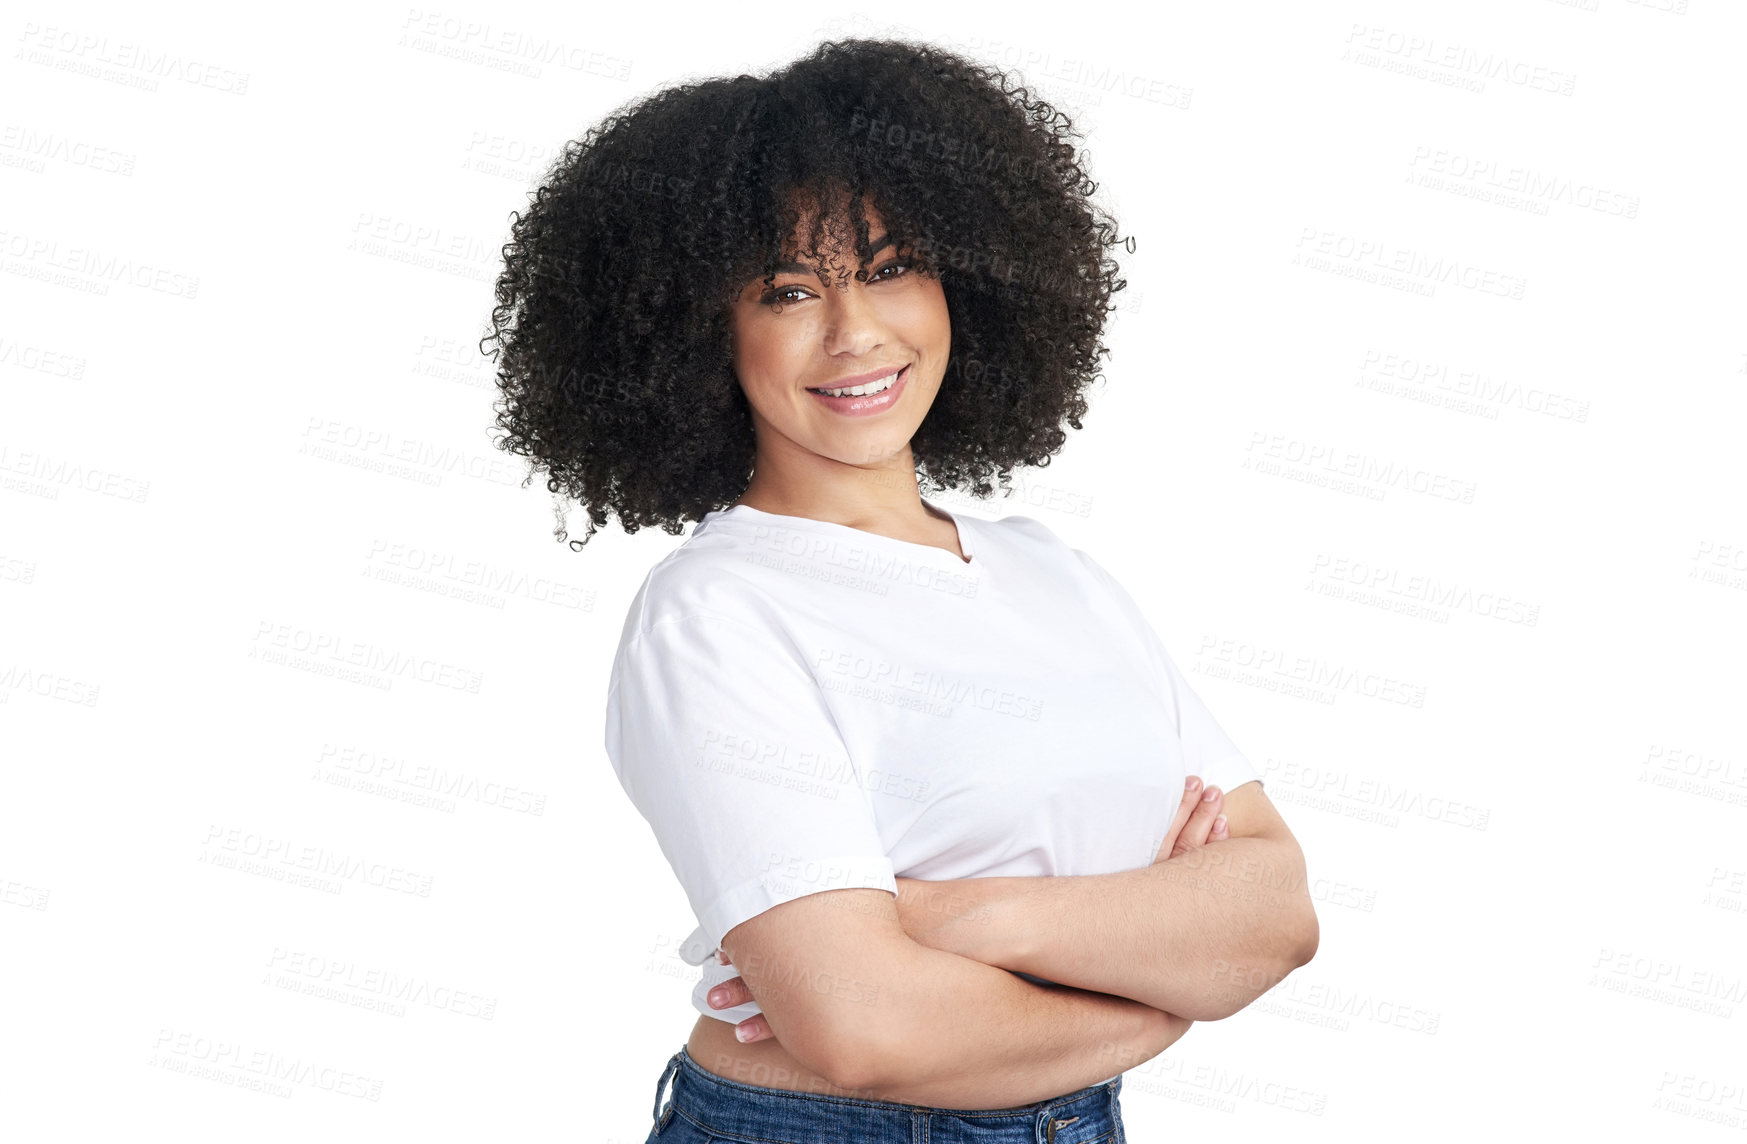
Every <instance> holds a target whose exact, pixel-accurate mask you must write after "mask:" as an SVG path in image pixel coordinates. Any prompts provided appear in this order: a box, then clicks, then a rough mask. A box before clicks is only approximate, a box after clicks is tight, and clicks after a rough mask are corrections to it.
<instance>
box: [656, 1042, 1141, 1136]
mask: <svg viewBox="0 0 1747 1144" xmlns="http://www.w3.org/2000/svg"><path fill="white" fill-rule="evenodd" d="M669 1077H671V1078H672V1079H673V1096H672V1099H671V1100H669V1101H668V1103H667V1107H666V1108H665V1109H663V1108H662V1102H661V1095H662V1092H663V1090H664V1089H666V1088H667V1082H668V1078H669ZM1121 1090H1122V1078H1121V1077H1120V1076H1118V1077H1114V1078H1112V1079H1111V1080H1108V1081H1105V1082H1104V1083H1103V1084H1095V1085H1090V1086H1088V1087H1086V1088H1083V1089H1080V1090H1079V1091H1077V1092H1070V1093H1067V1094H1066V1095H1063V1096H1057V1097H1052V1098H1050V1099H1048V1100H1040V1101H1037V1102H1035V1103H1032V1104H1026V1105H1020V1106H1018V1107H1014V1108H939V1107H933V1106H929V1105H920V1104H903V1103H900V1102H897V1101H887V1100H863V1099H858V1098H853V1097H846V1096H834V1095H830V1094H826V1093H813V1092H791V1091H789V1090H787V1089H780V1088H767V1087H764V1086H762V1085H754V1084H746V1083H743V1082H741V1081H736V1080H729V1079H728V1078H726V1077H720V1076H717V1075H716V1074H715V1073H712V1072H710V1071H708V1070H706V1069H705V1068H703V1067H702V1066H701V1065H699V1064H698V1063H697V1061H696V1060H695V1059H693V1057H692V1056H691V1054H690V1053H688V1052H686V1050H685V1049H684V1048H681V1049H680V1050H679V1052H677V1053H675V1054H674V1055H673V1056H672V1057H671V1058H670V1059H669V1060H668V1062H667V1067H666V1068H665V1069H664V1070H663V1071H662V1074H661V1079H660V1080H659V1081H657V1082H656V1085H655V1107H654V1108H653V1110H652V1115H653V1117H654V1120H655V1132H654V1136H655V1137H659V1135H660V1134H661V1133H662V1132H663V1131H664V1130H665V1129H666V1128H667V1125H668V1124H669V1123H670V1122H671V1120H672V1118H673V1116H674V1115H675V1114H678V1115H680V1116H684V1117H686V1118H687V1119H688V1120H690V1121H692V1122H693V1123H695V1124H696V1125H697V1126H698V1127H699V1128H701V1129H702V1130H703V1131H705V1132H713V1133H716V1134H718V1135H731V1136H736V1137H741V1138H747V1139H753V1140H762V1141H771V1142H776V1144H781V1142H788V1141H792V1142H795V1144H810V1142H813V1141H823V1140H833V1141H836V1140H841V1141H855V1142H856V1144H930V1142H932V1144H1092V1142H1094V1141H1097V1142H1099V1144H1124V1133H1123V1131H1122V1121H1121V1112H1120V1108H1119V1104H1118V1098H1119V1095H1120V1093H1121Z"/></svg>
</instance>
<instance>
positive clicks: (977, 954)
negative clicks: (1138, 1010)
mask: <svg viewBox="0 0 1747 1144" xmlns="http://www.w3.org/2000/svg"><path fill="white" fill-rule="evenodd" d="M951 896H952V897H953V898H957V899H960V900H963V901H967V902H968V903H970V905H969V906H968V910H969V912H970V914H971V915H972V917H970V918H967V919H965V920H963V921H961V922H959V923H958V925H957V930H958V937H959V940H960V941H961V942H962V945H961V946H960V947H958V948H957V951H958V952H960V953H962V954H963V955H964V956H968V957H974V958H976V959H977V960H980V961H984V962H987V963H988V964H990V965H998V966H1001V967H1003V968H1006V969H1012V970H1016V971H1019V972H1024V973H1031V974H1035V975H1036V976H1038V977H1043V978H1047V979H1048V980H1050V981H1056V982H1061V983H1062V984H1065V985H1072V986H1077V987H1079V988H1081V989H1091V990H1097V991H1099V992H1102V993H1112V994H1115V995H1117V996H1120V997H1127V998H1132V999H1134V1000H1137V1001H1141V1002H1143V1003H1145V1004H1147V1005H1150V1006H1152V1007H1154V1008H1156V1009H1163V1010H1166V1011H1168V1012H1171V1013H1176V1014H1181V1015H1182V1016H1185V1017H1190V1018H1193V1019H1195V1020H1205V1021H1216V1020H1219V1019H1221V1018H1224V1017H1229V1016H1230V1015H1231V1014H1233V1013H1236V1012H1238V1011H1239V1010H1240V1009H1242V1008H1243V1007H1244V1006H1246V1005H1248V1004H1249V1003H1250V1002H1251V1001H1254V1000H1255V999H1256V998H1257V997H1259V996H1261V995H1262V994H1263V993H1265V992H1267V991H1268V990H1269V989H1271V988H1273V986H1274V985H1275V984H1277V983H1278V982H1279V981H1280V980H1281V979H1282V978H1283V977H1285V976H1286V975H1287V974H1288V973H1290V972H1292V970H1294V969H1296V968H1298V967H1299V966H1300V965H1303V964H1304V963H1305V962H1306V961H1308V960H1309V959H1310V956H1311V953H1312V952H1313V951H1314V950H1315V948H1316V940H1317V922H1316V913H1315V910H1314V908H1313V906H1312V903H1311V900H1310V892H1309V887H1308V885H1307V884H1306V879H1305V871H1304V856H1303V853H1302V851H1300V850H1299V848H1298V846H1297V845H1296V844H1295V843H1292V842H1286V841H1281V840H1278V839H1274V838H1262V837H1246V838H1233V839H1228V840H1226V841H1222V842H1213V843H1208V844H1207V845H1205V846H1201V847H1198V848H1196V849H1194V850H1191V851H1188V852H1187V853H1185V854H1181V855H1179V856H1177V857H1176V858H1173V859H1171V860H1169V861H1167V862H1159V863H1154V864H1152V865H1150V866H1143V867H1140V868H1138V869H1134V870H1125V871H1122V872H1121V873H1117V874H1100V875H1092V876H1084V877H1071V876H1064V877H1039V878H967V879H962V880H959V881H956V882H955V883H953V885H952V887H951Z"/></svg>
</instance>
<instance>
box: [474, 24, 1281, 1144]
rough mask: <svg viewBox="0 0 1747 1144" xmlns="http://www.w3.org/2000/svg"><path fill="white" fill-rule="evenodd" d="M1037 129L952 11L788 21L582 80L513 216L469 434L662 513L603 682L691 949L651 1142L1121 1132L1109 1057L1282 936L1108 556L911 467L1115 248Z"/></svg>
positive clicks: (1050, 349)
mask: <svg viewBox="0 0 1747 1144" xmlns="http://www.w3.org/2000/svg"><path fill="white" fill-rule="evenodd" d="M1071 134H1072V129H1071V125H1070V124H1069V122H1068V121H1067V119H1066V118H1065V117H1063V116H1062V115H1061V114H1060V113H1059V112H1057V111H1055V110H1054V109H1052V108H1050V107H1049V106H1048V105H1046V104H1044V103H1041V102H1037V101H1032V100H1030V99H1029V98H1028V97H1027V95H1026V93H1025V92H1024V89H1022V88H1019V89H1011V90H1010V89H1009V88H1008V86H1007V84H1006V83H1005V77H1003V76H1002V75H1001V74H1000V73H998V72H994V71H991V70H988V69H985V68H982V67H979V66H977V65H974V64H972V63H970V62H967V61H966V60H964V59H962V58H960V57H958V56H955V55H953V54H951V53H948V52H944V51H941V50H939V49H937V48H932V47H926V46H921V45H914V44H907V43H901V42H895V41H865V40H857V41H848V42H843V43H826V44H823V45H821V46H820V47H819V48H818V49H817V50H816V51H815V52H814V53H813V54H812V55H811V56H809V57H808V58H805V59H802V60H799V61H797V62H795V63H794V64H792V65H790V66H789V67H787V68H785V69H783V70H781V71H779V72H777V73H775V74H773V75H770V76H766V77H754V76H744V75H743V76H738V77H735V78H729V79H716V80H708V81H703V82H698V83H693V84H687V85H684V86H680V87H676V88H672V89H668V90H665V91H661V92H658V93H656V94H655V95H653V96H651V97H649V98H648V99H646V100H645V101H643V102H641V103H639V104H637V105H635V106H631V107H629V108H626V109H621V110H620V111H619V112H617V113H615V114H614V115H613V116H611V117H609V118H608V119H607V120H606V121H605V122H604V123H603V124H602V125H600V126H599V127H597V128H595V129H592V130H591V131H589V132H588V134H587V135H586V136H585V138H584V139H583V140H582V141H581V142H580V143H577V144H573V145H572V146H571V147H570V148H569V149H568V150H567V152H566V155H565V157H564V158H563V159H562V160H561V161H560V162H559V163H558V164H557V165H556V167H555V168H554V169H553V171H551V172H549V174H548V177H547V179H546V181H545V185H543V186H542V187H541V188H540V190H539V191H538V193H537V195H536V197H535V200H534V202H533V203H532V205H531V207H530V209H529V211H528V212H527V214H526V215H524V216H520V217H518V219H517V220H516V224H515V227H514V233H513V239H512V243H511V244H510V246H508V247H506V268H505V271H504V274H503V275H502V276H501V277H500V279H499V282H498V302H499V305H498V307H497V309H496V311H495V312H494V325H495V327H496V332H495V335H494V336H495V338H496V340H497V341H498V342H499V344H500V347H501V349H502V353H503V357H502V360H501V362H500V365H499V376H500V383H501V385H502V387H503V391H504V401H503V404H502V406H501V409H500V414H499V425H500V426H501V427H502V428H504V429H505V430H506V431H507V433H508V439H507V441H506V442H505V443H504V446H505V447H506V448H508V449H510V450H511V451H514V452H517V453H520V454H523V455H526V456H529V457H530V458H532V459H533V462H534V463H535V464H537V465H539V466H540V467H543V468H545V469H546V470H547V471H548V473H549V474H550V479H549V480H548V488H549V489H550V490H551V491H553V492H555V493H556V492H559V491H564V492H566V493H568V494H569V495H570V496H572V497H574V498H576V499H577V500H579V501H580V502H582V503H583V504H584V505H585V506H586V507H587V510H588V515H589V528H588V533H587V535H586V536H585V537H584V543H585V542H586V540H587V539H588V537H590V536H592V535H593V534H594V532H595V530H596V528H597V527H598V526H601V525H604V524H605V523H606V521H607V513H608V511H609V510H610V511H612V512H613V513H615V514H616V515H617V516H618V518H619V520H620V522H621V524H622V525H623V526H624V528H625V529H626V530H627V531H630V532H634V531H636V530H637V529H638V528H639V527H643V526H648V525H660V526H661V527H663V528H664V529H665V530H667V531H668V532H670V533H673V534H676V535H677V534H679V533H680V532H681V528H682V525H683V523H684V522H686V521H697V522H698V525H697V527H696V528H695V529H694V530H693V532H692V534H691V536H690V537H689V538H688V539H687V541H686V542H685V543H684V544H682V545H681V546H680V547H679V548H677V549H675V550H674V551H673V552H672V553H671V554H670V555H668V556H667V557H666V558H665V559H663V560H662V561H661V562H659V563H658V564H657V565H656V566H655V568H654V569H653V570H651V572H650V573H649V576H648V578H647V579H646V580H645V581H644V583H643V586H642V588H641V589H640V590H639V591H638V593H637V595H636V598H635V599H634V600H633V602H632V604H631V608H630V611H629V614H628V615H627V617H626V622H625V626H624V629H623V632H622V634H621V639H620V643H619V648H618V653H617V655H616V657H615V660H614V664H613V675H612V682H611V684H610V687H609V692H608V705H607V713H606V747H607V753H608V756H609V758H610V759H611V762H612V764H613V767H614V770H615V772H616V773H617V775H618V777H619V779H620V782H621V783H622V784H623V786H624V789H625V791H626V793H627V794H628V795H629V797H630V798H631V800H632V802H633V804H634V805H635V806H636V807H637V809H638V810H639V811H640V812H641V813H642V814H643V815H644V817H645V818H646V819H647V820H648V821H649V823H650V825H651V828H652V829H653V830H654V832H655V836H656V839H657V841H658V842H659V843H660V846H661V848H662V851H663V853H664V855H665V856H666V857H667V859H668V861H669V863H670V864H671V865H672V867H673V870H674V872H675V874H676V876H677V877H678V879H679V881H680V883H681V885H682V886H683V887H684V888H685V891H686V894H687V897H688V899H689V901H690V903H691V906H692V908H693V910H694V912H695V913H696V915H697V920H698V922H699V927H698V932H697V933H696V934H694V939H693V941H692V942H691V943H688V948H687V950H686V954H685V955H686V959H687V960H688V961H691V962H692V963H694V964H700V963H707V964H706V972H705V975H704V978H703V980H702V981H701V982H700V984H699V988H698V990H697V992H696V993H695V994H694V1006H695V1007H696V1008H698V1010H699V1012H700V1014H701V1015H700V1017H699V1019H698V1021H697V1023H696V1025H695V1027H694V1028H693V1030H692V1033H691V1036H690V1039H689V1040H688V1041H687V1042H686V1044H685V1046H684V1048H683V1049H681V1050H680V1051H679V1052H677V1053H675V1054H674V1056H673V1058H672V1059H671V1060H670V1061H669V1062H668V1067H667V1069H666V1070H665V1071H664V1072H663V1073H662V1075H661V1078H660V1080H659V1081H658V1083H657V1086H656V1107H655V1109H654V1114H655V1123H654V1126H653V1129H652V1131H651V1133H650V1139H651V1140H657V1139H660V1140H696V1141H705V1140H759V1141H794V1142H797V1144H798V1142H801V1141H814V1140H858V1141H860V1140H881V1141H883V1140H887V1139H890V1140H892V1141H894V1142H896V1141H899V1140H904V1141H909V1140H911V1139H912V1138H913V1134H914V1133H915V1132H923V1133H924V1134H925V1138H932V1139H950V1140H954V1141H956V1140H961V1139H963V1140H967V1141H968V1140H976V1141H989V1142H991V1144H993V1142H996V1141H1014V1142H1017V1141H1020V1140H1025V1141H1033V1140H1040V1139H1047V1140H1049V1141H1052V1142H1053V1144H1082V1142H1092V1141H1102V1140H1107V1139H1112V1140H1117V1141H1120V1140H1121V1139H1122V1131H1123V1130H1122V1124H1121V1116H1120V1109H1119V1105H1118V1100H1117V1096H1118V1092H1119V1090H1120V1084H1121V1073H1122V1071H1123V1070H1124V1069H1125V1068H1128V1067H1131V1066H1133V1065H1135V1064H1138V1063H1141V1062H1143V1061H1145V1060H1148V1059H1150V1058H1151V1057H1153V1056H1156V1055H1157V1054H1158V1053H1160V1052H1162V1051H1164V1050H1165V1049H1166V1048H1167V1047H1168V1046H1169V1045H1171V1044H1172V1043H1173V1042H1174V1041H1175V1040H1176V1039H1177V1038H1179V1037H1181V1036H1182V1035H1183V1033H1184V1032H1185V1031H1186V1030H1187V1028H1188V1027H1189V1025H1190V1024H1191V1023H1192V1022H1193V1021H1194V1020H1205V1019H1218V1018H1220V1017H1223V1016H1227V1015H1229V1014H1230V1013H1232V1012H1236V1011H1237V1010H1238V1009H1240V1008H1242V1007H1243V1005H1245V1004H1248V1002H1249V1001H1250V1000H1253V999H1254V997H1255V996H1258V995H1259V994H1260V993H1261V992H1264V991H1265V990H1266V989H1267V988H1270V987H1271V986H1272V985H1273V984H1274V983H1276V982H1277V981H1278V980H1279V978H1280V977H1281V976H1283V975H1284V974H1285V973H1288V972H1290V971H1291V969H1293V968H1295V967H1296V966H1298V965H1302V964H1303V963H1304V962H1305V961H1308V960H1309V958H1310V956H1311V955H1312V953H1313V952H1314V950H1315V945H1316V920H1315V914H1314V912H1313V911H1312V910H1311V908H1310V900H1309V895H1308V893H1307V891H1306V889H1305V885H1304V879H1303V858H1302V854H1301V853H1300V852H1299V849H1298V847H1297V844H1296V842H1295V841H1294V840H1293V839H1292V837H1291V834H1290V832H1289V831H1288V830H1287V829H1286V828H1285V824H1284V823H1283V822H1282V821H1281V820H1280V817H1279V815H1278V814H1277V813H1276V812H1275V811H1274V810H1273V809H1272V807H1271V806H1270V805H1269V804H1268V802H1267V800H1266V797H1265V796H1264V795H1263V794H1262V793H1261V784H1260V782H1259V780H1258V776H1257V774H1256V772H1255V769H1254V768H1253V767H1252V766H1251V764H1250V763H1249V761H1248V760H1247V759H1246V758H1245V757H1244V756H1243V755H1242V754H1241V752H1239V751H1238V749H1237V748H1236V747H1235V746H1234V745H1233V744H1232V742H1231V740H1230V739H1229V738H1227V737H1226V735H1225V734H1224V732H1223V731H1222V730H1221V729H1220V727H1219V725H1218V724H1217V722H1216V721H1215V720H1214V719H1213V717H1212V716H1211V715H1210V714H1209V713H1208V712H1207V709H1206V708H1205V707H1204V706H1203V705H1202V704H1201V702H1200V700H1199V699H1198V698H1197V697H1196V696H1195V694H1194V692H1193V691H1192V690H1191V689H1190V688H1189V686H1188V684H1187V683H1186V682H1185V681H1184V679H1183V677H1182V675H1181V673H1180V671H1179V670H1178V668H1177V667H1176V665H1175V663H1174V662H1173V661H1172V660H1171V658H1170V656H1169V655H1168V654H1167V653H1166V652H1165V650H1164V648H1163V646H1162V645H1161V644H1160V643H1159V641H1158V638H1157V636H1156V635H1155V634H1154V633H1153V631H1152V629H1151V627H1150V626H1149V625H1148V624H1147V621H1146V619H1145V618H1144V616H1142V615H1141V613H1140V611H1139V609H1138V608H1137V607H1136V606H1135V604H1134V602H1133V601H1132V599H1130V597H1129V596H1128V595H1127V593H1126V592H1125V591H1124V590H1123V589H1122V588H1121V587H1120V586H1119V585H1118V584H1117V583H1116V582H1115V581H1114V580H1113V579H1112V578H1111V577H1110V576H1109V574H1108V573H1106V572H1105V571H1104V570H1103V569H1102V568H1100V567H1099V566H1098V565H1097V564H1096V563H1095V562H1094V561H1093V560H1092V559H1091V557H1089V556H1087V555H1086V554H1085V553H1083V552H1080V551H1078V550H1076V549H1072V548H1069V547H1068V546H1067V545H1065V544H1064V543H1063V542H1062V541H1061V540H1060V539H1059V538H1057V537H1056V536H1055V535H1054V534H1053V533H1052V532H1051V531H1050V530H1049V529H1047V528H1046V527H1045V526H1043V525H1042V524H1040V523H1038V522H1037V521H1034V520H1031V519H1029V518H1026V517H1022V516H1009V517H1006V518H1004V519H1002V520H999V521H994V522H990V521H982V520H974V519H971V518H967V517H958V516H955V515H954V514H952V513H950V512H947V511H946V510H944V509H942V508H940V507H939V506H938V505H935V504H933V503H931V502H930V501H928V500H927V499H925V498H923V496H922V495H921V487H922V486H921V485H919V483H918V477H919V475H920V478H921V480H923V481H926V482H927V483H928V487H930V488H931V489H948V488H961V489H964V490H966V491H967V492H969V493H971V494H972V495H976V496H979V497H987V496H990V495H991V494H992V493H993V491H994V484H993V482H992V480H991V478H997V479H999V481H1000V482H1001V483H1002V484H1003V486H1005V484H1006V483H1007V481H1008V480H1009V479H1010V476H1011V472H1012V470H1013V469H1014V468H1015V467H1018V466H1021V465H1033V466H1041V465H1046V464H1047V463H1048V461H1049V458H1050V457H1051V456H1052V455H1053V454H1054V453H1055V452H1057V451H1058V450H1059V449H1060V448H1061V446H1062V444H1063V443H1064V441H1065V439H1066V434H1065V433H1064V431H1063V429H1062V425H1063V423H1064V422H1065V423H1066V424H1068V425H1071V426H1072V427H1074V428H1076V429H1077V428H1079V427H1080V420H1079V419H1080V417H1081V415H1082V414H1083V413H1084V412H1085V411H1086V403H1085V401H1084V399H1083V397H1082V395H1081V391H1082V390H1083V389H1084V387H1085V386H1086V385H1088V384H1089V383H1090V382H1091V381H1092V380H1093V378H1094V376H1095V372H1094V371H1095V369H1096V366H1097V362H1098V358H1099V356H1100V355H1101V354H1103V353H1105V352H1107V351H1106V350H1105V349H1104V348H1103V346H1102V344H1101V341H1100V335H1101V331H1102V328H1103V322H1104V318H1105V314H1106V313H1107V311H1108V310H1109V308H1110V307H1109V305H1108V303H1109V300H1110V297H1111V295H1112V294H1113V293H1114V292H1115V291H1117V290H1119V289H1121V288H1122V286H1123V282H1122V281H1121V280H1120V279H1119V278H1117V277H1116V264H1115V262H1114V260H1113V259H1111V258H1110V257H1108V255H1109V252H1110V250H1111V248H1112V247H1113V246H1114V245H1115V244H1116V243H1117V241H1118V239H1117V236H1116V228H1115V226H1114V224H1112V223H1111V222H1109V221H1108V220H1107V219H1105V218H1103V217H1102V216H1101V215H1100V213H1099V212H1098V211H1097V209H1096V208H1095V207H1094V206H1093V205H1092V204H1091V203H1090V201H1089V199H1088V196H1089V195H1090V193H1091V192H1092V190H1093V189H1094V184H1093V183H1092V182H1091V180H1090V179H1089V178H1087V176H1086V175H1085V173H1084V171H1082V170H1081V168H1080V165H1079V159H1078V156H1077V152H1076V150H1075V148H1074V146H1073V145H1072V144H1071V143H1070V142H1069V137H1070V136H1071ZM558 536H559V538H560V539H565V538H566V537H567V533H565V531H564V530H563V527H562V524H561V525H560V528H559V530H558ZM572 544H573V546H575V547H580V544H578V543H577V542H574V541H573V542H572ZM1203 782H1204V783H1205V789H1204V790H1203ZM1234 788H1235V789H1234ZM1222 810H1223V812H1224V813H1221V811H1222ZM1258 871H1261V873H1260V874H1258ZM900 874H901V876H900ZM707 993H708V994H710V995H709V996H706V994H707ZM737 1034H738V1036H737ZM670 1078H671V1079H672V1082H673V1084H672V1099H671V1101H669V1102H668V1103H667V1104H666V1106H665V1107H663V1105H662V1102H661V1097H662V1093H663V1090H664V1089H665V1088H666V1084H667V1081H668V1080H669V1079H670Z"/></svg>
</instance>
